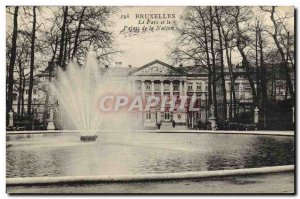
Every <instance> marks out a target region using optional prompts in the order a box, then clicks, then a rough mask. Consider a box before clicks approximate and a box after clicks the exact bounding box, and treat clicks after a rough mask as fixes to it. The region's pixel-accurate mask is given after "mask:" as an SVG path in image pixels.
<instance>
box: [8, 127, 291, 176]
mask: <svg viewBox="0 0 300 199" xmlns="http://www.w3.org/2000/svg"><path fill="white" fill-rule="evenodd" d="M7 137H8V138H7V142H6V146H7V150H6V161H7V163H6V170H7V177H27V176H75V175H76V176H78V175H105V174H106V175H119V174H140V173H167V172H184V171H203V170H222V169H236V168H250V167H262V166H274V165H287V164H294V139H293V138H291V137H275V136H254V135H253V136H250V135H247V136H245V135H208V134H153V133H131V134H130V133H128V134H126V133H111V134H106V133H101V134H99V139H98V140H97V141H96V142H93V143H81V142H80V141H79V139H78V135H76V134H56V135H31V136H29V137H28V136H25V135H14V136H7Z"/></svg>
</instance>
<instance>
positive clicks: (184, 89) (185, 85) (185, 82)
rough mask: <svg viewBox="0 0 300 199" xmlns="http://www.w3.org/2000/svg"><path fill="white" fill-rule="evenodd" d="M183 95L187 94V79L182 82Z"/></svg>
mask: <svg viewBox="0 0 300 199" xmlns="http://www.w3.org/2000/svg"><path fill="white" fill-rule="evenodd" d="M183 95H185V96H186V95H187V81H186V80H184V82H183Z"/></svg>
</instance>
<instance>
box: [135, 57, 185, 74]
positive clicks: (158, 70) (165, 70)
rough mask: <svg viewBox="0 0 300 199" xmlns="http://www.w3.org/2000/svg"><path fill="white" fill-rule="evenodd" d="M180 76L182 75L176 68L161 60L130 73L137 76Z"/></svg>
mask: <svg viewBox="0 0 300 199" xmlns="http://www.w3.org/2000/svg"><path fill="white" fill-rule="evenodd" d="M179 74H180V73H179V71H177V70H176V68H174V67H173V66H171V65H168V64H166V63H164V62H161V61H159V60H155V61H153V62H151V63H149V64H146V65H144V66H142V67H139V68H137V69H136V70H134V71H132V72H131V73H130V75H137V76H147V75H149V76H152V75H156V76H170V75H179Z"/></svg>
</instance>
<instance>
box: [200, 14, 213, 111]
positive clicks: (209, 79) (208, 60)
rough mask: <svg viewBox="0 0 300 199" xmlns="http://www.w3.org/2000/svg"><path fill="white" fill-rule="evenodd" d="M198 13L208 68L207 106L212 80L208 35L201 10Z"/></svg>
mask: <svg viewBox="0 0 300 199" xmlns="http://www.w3.org/2000/svg"><path fill="white" fill-rule="evenodd" d="M198 11H199V14H200V17H201V19H202V23H203V29H204V30H203V31H204V47H205V54H206V61H207V70H208V104H209V106H210V105H211V104H212V90H211V87H212V81H211V77H212V71H211V65H210V58H209V48H208V40H207V38H208V35H207V28H208V27H207V26H206V20H205V19H204V17H203V15H202V12H201V11H200V10H198Z"/></svg>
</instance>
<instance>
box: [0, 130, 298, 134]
mask: <svg viewBox="0 0 300 199" xmlns="http://www.w3.org/2000/svg"><path fill="white" fill-rule="evenodd" d="M125 131H126V130H125ZM99 132H104V133H106V132H107V133H108V132H124V131H119V130H101V131H99ZM128 132H131V133H200V134H238V135H273V136H294V131H260V130H258V131H223V130H217V131H212V130H210V131H207V130H175V129H174V130H173V129H172V130H128ZM47 133H50V134H51V133H80V131H78V130H43V131H6V134H7V135H18V134H47Z"/></svg>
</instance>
